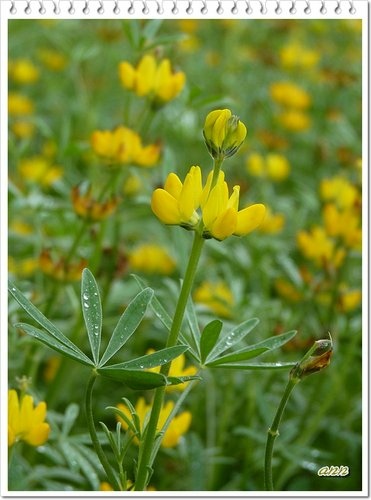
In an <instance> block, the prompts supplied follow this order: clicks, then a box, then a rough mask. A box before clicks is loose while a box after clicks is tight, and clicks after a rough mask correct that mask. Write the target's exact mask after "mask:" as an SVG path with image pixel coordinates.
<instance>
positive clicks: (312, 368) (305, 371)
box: [264, 334, 332, 491]
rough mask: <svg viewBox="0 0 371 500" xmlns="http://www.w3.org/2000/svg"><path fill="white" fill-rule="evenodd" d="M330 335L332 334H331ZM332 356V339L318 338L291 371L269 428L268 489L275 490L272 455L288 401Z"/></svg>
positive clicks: (266, 456) (266, 457) (266, 485)
mask: <svg viewBox="0 0 371 500" xmlns="http://www.w3.org/2000/svg"><path fill="white" fill-rule="evenodd" d="M329 335H330V334H329ZM331 356H332V339H331V335H330V338H329V339H328V340H327V339H322V340H317V341H316V342H314V344H313V345H312V347H311V348H310V349H309V350H308V351H307V352H306V353H305V355H304V356H303V358H302V359H301V361H299V363H297V364H296V365H295V366H294V367H293V369H292V370H291V371H290V375H289V381H288V383H287V385H286V388H285V391H284V393H283V396H282V398H281V401H280V404H279V405H278V408H277V411H276V415H275V417H274V419H273V423H272V425H271V427H270V428H269V429H268V436H267V443H266V447H265V465H264V486H265V490H266V491H273V490H274V487H273V473H272V457H273V447H274V442H275V440H276V437H277V436H279V431H278V428H279V425H280V422H281V418H282V415H283V412H284V410H285V408H286V404H287V401H288V400H289V397H290V395H291V393H292V391H293V389H294V387H295V386H296V384H298V383H299V382H300V381H301V380H302V379H303V378H304V377H306V376H308V375H311V374H312V373H316V372H318V371H320V370H323V369H324V368H326V367H327V366H328V365H329V364H330V359H331Z"/></svg>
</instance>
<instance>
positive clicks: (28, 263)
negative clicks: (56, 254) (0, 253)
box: [8, 257, 39, 277]
mask: <svg viewBox="0 0 371 500" xmlns="http://www.w3.org/2000/svg"><path fill="white" fill-rule="evenodd" d="M38 268H39V262H38V260H37V259H34V258H33V257H29V258H27V259H22V260H18V259H14V258H13V257H9V259H8V269H9V272H11V273H13V274H15V275H17V276H23V277H25V276H32V275H33V274H34V272H35V271H36V270H37V269H38Z"/></svg>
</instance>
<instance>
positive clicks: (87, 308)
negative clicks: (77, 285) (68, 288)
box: [81, 269, 102, 365]
mask: <svg viewBox="0 0 371 500" xmlns="http://www.w3.org/2000/svg"><path fill="white" fill-rule="evenodd" d="M81 305H82V312H83V316H84V320H85V325H86V330H87V332H88V337H89V344H90V348H91V352H92V354H93V359H94V363H95V364H96V365H98V362H99V349H100V342H101V336H102V304H101V300H100V295H99V289H98V285H97V282H96V281H95V278H94V276H93V274H92V273H91V271H89V269H84V270H83V272H82V281H81Z"/></svg>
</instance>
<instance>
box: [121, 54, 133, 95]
mask: <svg viewBox="0 0 371 500" xmlns="http://www.w3.org/2000/svg"><path fill="white" fill-rule="evenodd" d="M119 77H120V80H121V83H122V85H123V86H124V87H125V88H127V89H129V90H132V89H133V88H134V84H135V77H136V71H135V69H134V68H133V66H132V65H131V64H129V63H128V62H127V61H123V62H122V63H120V64H119Z"/></svg>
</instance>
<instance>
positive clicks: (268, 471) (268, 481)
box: [264, 377, 300, 491]
mask: <svg viewBox="0 0 371 500" xmlns="http://www.w3.org/2000/svg"><path fill="white" fill-rule="evenodd" d="M299 381H300V379H298V378H296V377H290V379H289V381H288V383H287V386H286V389H285V392H284V393H283V396H282V399H281V402H280V404H279V406H278V408H277V412H276V415H275V417H274V420H273V423H272V425H271V427H270V428H269V429H268V437H267V444H266V447H265V466H264V483H265V490H266V491H273V490H274V488H273V476H272V456H273V446H274V442H275V440H276V437H277V436H278V435H279V432H278V427H279V425H280V422H281V418H282V415H283V412H284V409H285V407H286V404H287V401H288V399H289V397H290V394H291V392H292V390H293V388H294V387H295V386H296V384H297V383H298V382H299Z"/></svg>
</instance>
